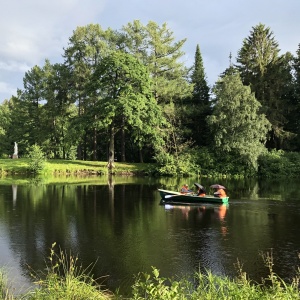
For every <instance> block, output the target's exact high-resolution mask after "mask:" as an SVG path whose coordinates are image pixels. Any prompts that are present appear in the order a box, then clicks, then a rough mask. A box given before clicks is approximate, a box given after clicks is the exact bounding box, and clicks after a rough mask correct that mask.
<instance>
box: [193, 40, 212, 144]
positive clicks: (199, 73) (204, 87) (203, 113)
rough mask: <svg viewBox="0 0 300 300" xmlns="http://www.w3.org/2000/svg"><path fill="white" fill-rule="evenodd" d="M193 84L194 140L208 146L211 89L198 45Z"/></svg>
mask: <svg viewBox="0 0 300 300" xmlns="http://www.w3.org/2000/svg"><path fill="white" fill-rule="evenodd" d="M191 82H192V84H193V86H194V89H193V95H192V98H191V107H192V111H191V115H190V119H191V121H192V123H191V127H190V128H191V129H192V138H193V140H194V141H195V142H196V144H197V145H199V146H206V145H208V144H209V128H208V125H207V121H206V117H207V116H208V115H210V114H211V107H210V101H209V98H210V93H209V92H210V89H209V87H208V84H207V81H206V76H205V71H204V66H203V60H202V55H201V52H200V47H199V45H197V47H196V53H195V63H194V66H193V71H192V75H191Z"/></svg>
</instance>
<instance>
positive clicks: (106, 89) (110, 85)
mask: <svg viewBox="0 0 300 300" xmlns="http://www.w3.org/2000/svg"><path fill="white" fill-rule="evenodd" d="M89 82H90V84H89V95H90V96H91V97H92V98H93V99H96V100H97V102H96V106H95V114H96V115H97V116H98V123H97V126H98V128H100V129H105V130H106V131H108V132H109V164H108V166H109V167H110V168H112V167H113V162H114V156H115V136H116V133H117V132H119V131H120V130H121V129H122V128H124V126H125V127H126V128H128V129H129V131H130V133H131V136H133V138H134V140H135V143H136V144H137V146H138V147H139V149H142V148H143V147H144V146H146V145H151V146H152V147H157V146H159V145H161V144H162V138H161V125H162V124H163V123H164V118H163V116H162V111H161V109H160V107H159V106H158V104H157V103H156V101H155V99H154V97H153V95H152V93H151V88H152V86H151V80H150V75H149V73H148V71H147V68H146V67H145V66H143V65H142V64H141V62H140V61H139V60H138V59H136V58H135V57H133V56H132V55H130V54H128V53H124V52H123V51H115V52H112V53H111V55H109V56H107V57H106V58H105V59H102V61H101V63H99V65H98V67H97V68H96V70H95V73H94V74H93V76H92V77H91V80H90V81H89Z"/></svg>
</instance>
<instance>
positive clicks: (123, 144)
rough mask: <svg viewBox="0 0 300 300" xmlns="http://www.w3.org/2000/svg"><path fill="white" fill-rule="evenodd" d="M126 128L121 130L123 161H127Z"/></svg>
mask: <svg viewBox="0 0 300 300" xmlns="http://www.w3.org/2000/svg"><path fill="white" fill-rule="evenodd" d="M125 144H126V143H125V130H124V128H122V130H121V162H125V161H126V158H125Z"/></svg>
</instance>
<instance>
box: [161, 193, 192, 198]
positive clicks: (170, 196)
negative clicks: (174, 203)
mask: <svg viewBox="0 0 300 300" xmlns="http://www.w3.org/2000/svg"><path fill="white" fill-rule="evenodd" d="M185 195H190V196H194V195H195V194H193V193H187V194H180V195H166V196H165V199H169V198H173V197H177V196H185Z"/></svg>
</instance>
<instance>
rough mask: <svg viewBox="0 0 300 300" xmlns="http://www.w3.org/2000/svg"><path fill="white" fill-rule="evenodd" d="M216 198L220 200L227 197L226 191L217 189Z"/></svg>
mask: <svg viewBox="0 0 300 300" xmlns="http://www.w3.org/2000/svg"><path fill="white" fill-rule="evenodd" d="M214 196H215V197H219V198H224V197H227V195H226V192H225V190H224V189H221V188H219V189H217V191H216V192H214Z"/></svg>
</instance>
